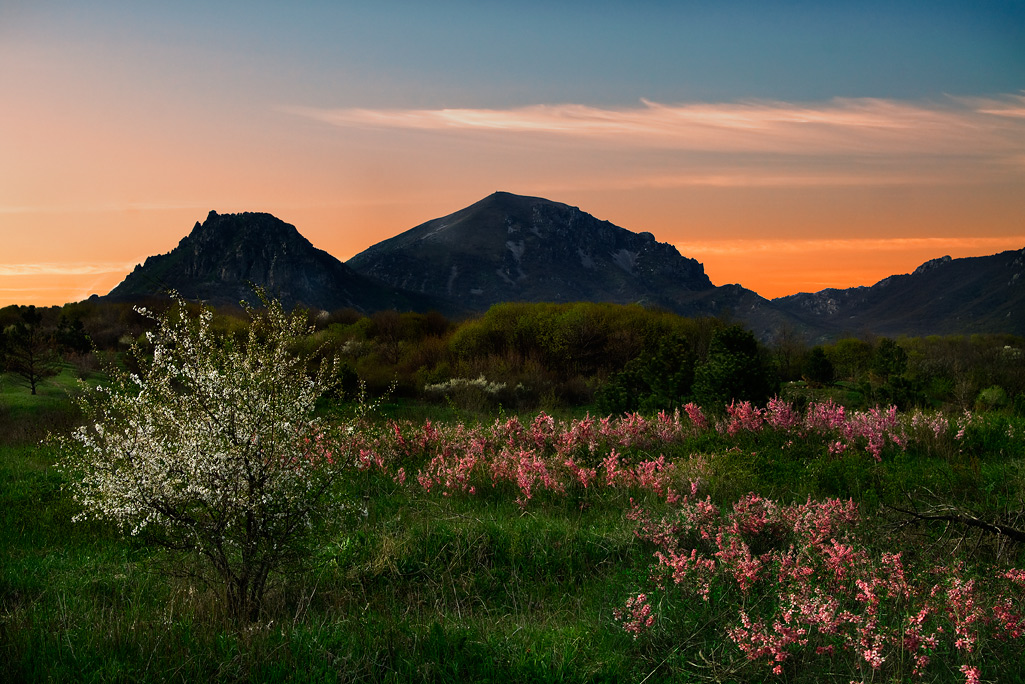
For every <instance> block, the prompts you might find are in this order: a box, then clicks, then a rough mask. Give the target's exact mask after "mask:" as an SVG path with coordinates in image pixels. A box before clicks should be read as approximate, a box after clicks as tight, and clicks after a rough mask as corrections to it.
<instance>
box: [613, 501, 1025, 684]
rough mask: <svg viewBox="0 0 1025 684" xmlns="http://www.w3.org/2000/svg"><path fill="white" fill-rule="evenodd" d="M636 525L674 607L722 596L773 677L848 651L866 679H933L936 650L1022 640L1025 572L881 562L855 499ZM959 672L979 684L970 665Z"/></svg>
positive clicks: (738, 637)
mask: <svg viewBox="0 0 1025 684" xmlns="http://www.w3.org/2000/svg"><path fill="white" fill-rule="evenodd" d="M629 517H630V518H631V519H633V520H635V521H636V523H637V532H636V533H637V536H638V537H639V538H641V539H643V540H645V541H646V542H649V543H651V544H652V545H653V547H654V550H653V558H654V561H655V562H654V564H653V566H652V567H651V577H652V580H653V582H654V583H655V586H656V587H658V588H660V590H661V591H663V592H664V595H665V599H664V600H672V598H673V597H676V596H679V597H680V598H679V599H678V600H684V601H686V600H688V599H687V597H688V596H693V597H694V598H697V599H699V603H700V602H705V603H706V604H707V603H708V601H709V596H710V595H711V594H713V593H714V594H715V596H716V597H717V601H716V606H715V610H716V611H718V614H719V615H726V616H727V620H726V622H725V624H723V625H722V628H723V630H724V633H725V635H726V636H727V638H728V639H729V640H730V641H731V642H732V643H733V644H734V645H735V646H736V647H737V648H738V649H739V651H740V652H741V653H742V654H743V655H744V656H745V657H746V658H747V659H749V660H751V661H761V662H764V663H765V665H766V667H768V668H769V670H770V671H771V672H773V673H775V674H781V673H782V672H783V668H784V664H785V663H787V662H788V661H790V660H791V659H792V658H793V657H794V656H795V655H796V654H798V653H803V654H804V655H802V658H801V661H802V662H805V663H809V662H815V659H816V658H826V659H828V660H829V661H830V663H832V664H831V665H830V667H832V668H836V667H837V666H838V665H837V663H838V662H839V661H838V660H837V659H838V658H841V655H842V654H846V656H845V658H846V660H847V662H848V663H850V666H851V667H852V668H853V669H854V670H855V671H856V672H862V671H863V669H864V668H867V671H868V672H875V671H879V672H884V671H885V672H889V673H900V672H903V674H905V675H908V676H911V677H914V678H924V677H925V674H926V672H927V670H928V668H929V665H930V663H931V662H933V654H935V653H936V652H937V651H946V652H947V653H948V655H947V656H946V660H947V662H950V660H951V659H952V658H953V659H960V660H962V661H971V660H974V657H975V654H976V653H977V652H978V648H979V644H980V643H981V642H982V641H983V640H985V639H997V640H1003V641H1008V640H1012V639H1021V638H1022V636H1023V635H1022V631H1023V626H1022V622H1023V614H1025V598H1023V596H1022V592H1021V589H1022V586H1023V585H1025V571H1021V570H1017V569H1011V570H1006V571H1002V572H990V573H988V574H986V573H983V574H981V575H977V576H968V574H967V571H966V569H965V568H964V567H963V566H962V565H957V564H955V565H950V566H942V567H926V568H911V567H908V566H907V565H906V564H905V561H904V559H903V557H902V554H900V553H896V554H892V553H883V554H881V555H879V556H876V555H874V554H873V553H871V552H870V550H869V547H868V546H867V545H866V544H865V543H864V542H863V541H862V540H861V538H860V536H859V531H858V530H859V525H860V523H861V519H860V516H859V513H858V509H857V506H856V505H855V504H854V503H853V502H852V501H849V500H848V501H843V500H839V499H826V500H822V501H815V500H812V499H809V500H808V501H806V502H805V503H802V504H781V503H778V502H775V501H771V500H769V499H766V498H764V497H761V496H759V495H758V494H748V495H747V496H745V497H742V498H741V499H740V500H738V501H737V502H735V503H734V504H733V506H732V508H731V509H729V510H720V509H718V508H717V507H715V506H714V505H713V504H712V503H711V501H710V500H709V499H708V498H707V497H706V498H705V499H704V500H701V499H698V498H697V497H694V496H691V495H686V496H683V497H681V500H680V502H679V503H678V504H677V505H675V506H673V507H672V508H671V511H670V512H669V513H668V514H666V515H663V516H661V517H659V518H654V517H651V516H649V515H648V514H647V513H646V512H645V511H644V510H643V509H642V508H640V507H639V506H636V505H635V506H634V508H633V509H632V510H631V512H630V514H629ZM630 605H633V604H630ZM645 615H646V616H650V615H649V614H648V613H646V614H645ZM730 615H732V618H731V619H730V618H729V616H730ZM625 627H626V624H625V623H624V628H625ZM630 631H632V630H630ZM634 634H635V636H636V635H637V632H634ZM809 654H811V655H809ZM955 662H956V660H955ZM905 664H906V666H905ZM900 668H904V669H900ZM961 672H962V673H963V674H964V675H965V678H966V679H965V681H966V682H977V681H979V677H980V673H981V671H980V669H979V667H977V666H975V665H973V664H971V663H970V662H967V663H965V664H964V665H962V666H961Z"/></svg>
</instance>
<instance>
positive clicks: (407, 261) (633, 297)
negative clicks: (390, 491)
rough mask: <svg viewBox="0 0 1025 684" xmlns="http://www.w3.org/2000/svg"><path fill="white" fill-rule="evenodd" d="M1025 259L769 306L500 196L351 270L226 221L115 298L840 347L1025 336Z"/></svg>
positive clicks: (667, 253)
mask: <svg viewBox="0 0 1025 684" xmlns="http://www.w3.org/2000/svg"><path fill="white" fill-rule="evenodd" d="M1023 272H1025V249H1023V250H1018V251H1011V252H1004V253H1002V254H997V255H993V256H989V257H974V258H969V259H951V258H950V257H949V256H945V257H941V258H939V259H932V260H930V261H927V262H926V263H924V264H922V265H921V266H920V267H918V268H917V269H915V271H914V272H912V273H909V274H904V275H895V276H891V277H889V278H885V279H883V280H881V281H880V282H878V283H876V284H875V285H873V286H871V287H856V288H849V289H827V290H822V291H820V292H815V293H802V294H797V295H791V296H789V297H781V298H777V299H774V300H771V301H770V300H767V299H765V298H763V297H761V296H759V295H758V294H757V293H755V292H752V291H750V290H748V289H746V288H744V287H742V286H741V285H723V286H719V287H716V286H715V285H713V284H712V282H711V281H710V280H709V278H708V276H707V275H706V274H705V272H704V267H703V266H702V265H701V263H699V262H698V261H696V260H694V259H690V258H687V257H685V256H683V255H681V254H680V253H679V251H678V250H677V249H676V248H675V247H674V246H673V245H670V244H667V243H660V242H658V241H657V240H656V239H655V237H654V236H653V235H652V234H651V233H646V232H641V233H634V232H631V231H629V230H626V229H624V228H620V227H618V226H616V225H614V224H612V223H609V222H608V221H602V220H599V219H597V218H595V217H593V216H591V215H590V214H587V213H585V212H583V211H581V210H580V209H578V208H576V207H571V206H569V205H566V204H561V203H558V202H552V201H550V200H546V199H543V198H538V197H524V196H519V195H513V194H510V193H504V192H498V193H494V194H493V195H490V196H488V197H486V198H484V199H482V200H481V201H479V202H476V203H474V204H472V205H470V206H469V207H466V208H465V209H462V210H460V211H457V212H454V213H452V214H449V215H448V216H444V217H441V218H438V219H434V220H432V221H427V222H426V223H423V224H421V225H419V226H416V227H415V228H412V229H410V230H407V231H405V232H403V233H400V234H398V235H396V236H395V237H393V238H390V239H388V240H384V241H382V242H380V243H378V244H376V245H374V246H372V247H370V248H369V249H367V250H365V251H364V252H362V253H360V254H358V255H356V256H354V257H353V258H352V259H350V260H349V261H348V262H347V263H344V264H343V263H342V262H341V261H339V260H338V259H336V258H335V257H333V256H331V255H330V254H328V253H327V252H324V251H323V250H319V249H317V248H315V247H314V246H313V245H312V244H310V242H309V241H308V240H307V239H306V238H304V237H303V236H302V235H301V234H300V233H299V231H298V230H297V229H296V228H295V226H292V225H291V224H287V223H285V222H283V221H281V220H279V219H277V218H275V217H274V216H271V215H270V214H262V213H251V212H247V213H241V214H218V213H217V212H213V211H212V212H210V214H209V215H208V216H207V218H206V220H205V221H204V222H203V223H199V222H197V223H196V225H195V226H194V228H193V230H192V232H191V233H190V234H189V235H188V236H186V237H184V238H182V240H181V242H180V243H179V244H178V246H177V247H175V248H174V249H173V250H171V251H170V252H168V253H167V254H162V255H158V256H152V257H149V258H148V259H146V262H145V263H144V264H141V265H139V266H137V267H136V268H135V270H134V271H132V273H130V274H129V275H128V276H127V277H126V278H125V280H124V281H123V282H122V283H121V284H120V285H118V286H117V287H116V288H114V290H112V291H111V293H110V294H109V295H108V297H109V298H110V299H115V300H131V299H139V298H144V297H148V296H152V295H155V294H160V293H164V292H166V291H167V290H169V289H174V290H177V291H178V292H179V293H181V294H182V295H183V296H185V297H186V298H188V299H194V300H203V301H206V302H208V303H210V304H213V305H218V306H223V305H237V304H238V302H239V301H241V300H246V301H253V299H254V297H255V293H254V290H253V286H254V285H259V286H262V287H264V288H266V289H267V290H268V291H269V292H270V294H271V295H273V296H276V297H278V298H280V299H281V300H282V301H283V302H285V303H286V305H289V306H293V305H302V306H306V307H309V308H313V309H323V310H328V311H331V310H335V309H340V308H353V309H356V310H358V311H362V312H365V313H370V312H373V311H377V310H382V309H398V310H413V311H428V310H432V309H433V310H437V311H440V312H442V313H444V314H445V315H447V316H450V317H457V318H458V317H462V316H465V315H472V314H476V313H481V312H483V311H485V310H487V308H489V307H490V306H491V305H493V304H496V303H499V302H503V301H536V302H541V301H544V302H570V301H604V302H614V303H640V304H643V305H647V306H655V307H660V308H663V309H667V310H670V311H674V312H676V313H679V314H681V315H685V316H725V317H727V318H730V319H732V320H736V321H739V322H742V323H744V324H746V325H747V326H748V327H749V328H751V329H752V330H753V331H754V332H755V334H756V335H758V336H759V337H760V338H762V339H764V340H771V339H773V338H774V337H775V336H776V335H777V334H778V332H779V331H780V330H781V329H782V328H783V327H787V328H788V329H789V330H791V331H793V332H796V333H798V334H801V335H803V336H804V337H805V338H806V339H808V340H809V341H822V340H827V339H832V338H836V337H839V336H842V335H861V334H878V335H887V336H898V335H930V334H966V333H974V332H1004V333H1013V334H1018V335H1025V278H1023V277H1022V274H1023Z"/></svg>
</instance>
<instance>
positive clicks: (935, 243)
mask: <svg viewBox="0 0 1025 684" xmlns="http://www.w3.org/2000/svg"><path fill="white" fill-rule="evenodd" d="M673 244H674V245H675V246H676V248H677V249H679V250H680V252H681V253H683V254H686V255H688V256H693V255H711V254H716V255H743V254H758V253H764V254H801V253H816V252H852V251H856V252H906V251H911V250H929V251H932V252H935V253H936V254H940V253H943V252H947V251H950V252H958V251H964V250H978V251H984V252H992V251H1000V250H1007V249H1021V248H1025V235H1005V236H999V237H904V238H837V239H830V238H822V239H819V238H811V239H805V240H802V239H785V238H781V239H779V240H757V239H753V240H752V239H731V240H698V241H676V242H674V243H673Z"/></svg>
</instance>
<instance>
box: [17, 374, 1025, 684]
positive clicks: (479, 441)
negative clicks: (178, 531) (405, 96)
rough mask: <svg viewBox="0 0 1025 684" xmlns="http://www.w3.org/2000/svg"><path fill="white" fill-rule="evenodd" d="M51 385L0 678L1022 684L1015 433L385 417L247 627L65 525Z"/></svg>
mask: <svg viewBox="0 0 1025 684" xmlns="http://www.w3.org/2000/svg"><path fill="white" fill-rule="evenodd" d="M71 375H72V373H71V371H70V369H65V371H64V373H62V374H61V375H60V376H58V377H57V378H56V379H52V380H51V381H49V382H48V383H47V384H46V386H45V389H44V390H43V391H41V392H40V394H39V395H38V396H34V397H33V396H30V395H28V393H27V391H25V390H23V389H22V388H20V387H18V386H17V385H16V383H15V382H14V381H13V379H12V378H11V377H10V376H4V380H3V385H0V387H2V393H3V409H2V410H3V414H2V415H0V419H2V421H3V445H2V447H0V469H2V472H0V482H2V483H3V484H2V490H0V492H2V493H0V516H2V519H0V539H2V541H0V546H2V547H3V558H4V562H3V566H2V570H0V602H2V604H0V679H3V680H5V681H54V682H56V681H82V682H85V681H90V682H101V681H102V682H108V681H183V682H187V681H203V680H211V681H259V682H273V681H332V682H334V681H354V682H355V681H366V682H400V681H402V682H405V681H429V682H437V681H559V682H591V681H623V682H640V681H679V682H693V681H720V682H762V681H779V682H813V681H816V682H817V681H838V682H839V681H842V682H850V681H863V682H869V681H871V682H898V681H899V682H905V681H929V682H934V681H936V682H946V681H950V682H974V681H1001V682H1008V681H1021V680H1023V679H1025V677H1023V675H1022V674H1021V665H1020V660H1021V656H1022V643H1023V641H1022V630H1023V629H1025V626H1023V625H1022V620H1023V617H1022V615H1023V613H1025V601H1023V599H1022V596H1023V589H1025V571H1023V570H1022V568H1025V556H1023V553H1022V544H1021V542H1022V538H1021V535H1022V530H1023V529H1025V521H1023V516H1022V501H1023V500H1025V491H1023V489H1025V467H1023V464H1025V460H1023V458H1025V420H1022V419H1021V418H1020V417H1017V416H1016V415H1014V414H1013V413H1011V412H1006V411H1005V412H1000V411H995V410H994V411H988V412H981V413H979V412H976V413H973V412H970V411H964V410H959V411H955V410H949V409H948V411H947V412H945V413H944V412H938V411H935V410H924V411H923V410H921V409H912V410H907V411H898V410H897V409H896V408H892V407H880V408H875V407H873V408H865V409H846V408H844V407H843V406H841V405H840V404H837V403H833V401H832V400H830V399H829V398H828V397H827V396H826V394H823V395H822V397H821V401H815V400H811V401H808V398H807V396H805V400H804V401H803V406H802V407H801V408H800V410H798V408H797V404H798V402H788V401H783V400H773V401H771V402H768V403H767V404H766V405H765V406H764V407H758V406H757V405H753V404H751V403H748V402H733V403H732V405H731V406H729V407H723V408H722V409H720V410H719V411H715V410H714V408H710V409H709V410H708V411H707V412H706V411H705V410H703V409H702V408H699V407H697V406H696V405H694V404H693V403H691V404H688V405H686V406H685V407H681V408H679V409H677V410H675V411H672V412H662V413H652V414H640V413H630V414H624V415H622V416H619V417H607V416H601V417H599V416H592V415H591V414H589V413H587V408H586V407H584V408H576V409H565V410H563V411H561V412H554V415H549V414H548V413H545V412H543V411H532V412H526V413H522V414H507V413H505V412H503V411H502V410H501V409H498V410H497V411H494V412H491V413H487V412H480V413H471V412H468V411H466V410H462V409H460V408H458V407H456V406H453V405H451V404H449V405H447V406H444V405H442V406H430V405H424V404H421V403H417V402H413V401H411V400H403V401H395V402H394V403H391V404H384V405H382V406H381V407H380V410H379V411H378V413H377V414H376V415H373V416H369V417H367V418H364V419H362V420H360V421H359V422H358V423H353V428H354V432H355V434H356V435H357V438H356V439H355V440H354V441H353V442H352V447H351V449H350V451H349V458H350V461H349V466H350V468H349V476H348V477H346V478H344V479H343V480H342V481H341V483H340V484H339V486H340V487H342V488H344V494H345V497H346V498H347V500H349V501H350V502H352V505H351V506H349V507H348V508H347V509H346V510H345V512H344V514H342V515H340V516H339V518H338V519H337V520H334V521H331V523H332V524H330V525H326V526H325V527H324V529H323V531H322V535H321V536H320V537H319V538H318V539H319V543H318V545H317V548H316V549H315V550H314V553H313V562H312V563H310V564H309V565H308V566H307V567H305V568H304V569H302V570H296V571H293V572H290V573H288V574H287V575H286V576H279V577H276V578H275V582H274V584H273V585H272V587H271V589H270V591H269V593H268V596H267V601H266V603H265V605H264V606H263V608H262V611H261V613H260V615H259V618H258V619H257V620H254V621H247V622H244V623H240V622H238V621H237V620H233V619H232V618H231V616H229V615H227V614H226V613H225V611H224V609H223V606H222V603H221V602H220V601H219V598H218V597H219V594H218V590H217V587H215V586H210V585H206V584H203V583H201V582H199V581H197V576H196V575H194V574H192V573H190V572H189V568H188V566H187V564H183V563H182V561H181V560H180V559H177V558H176V557H173V556H171V555H169V554H168V553H167V552H166V551H161V550H158V549H156V548H154V547H153V546H152V545H148V544H146V543H145V539H144V538H135V537H131V536H123V535H121V534H120V533H118V532H117V530H116V529H114V528H113V527H112V526H110V525H105V524H102V523H97V522H80V523H74V524H72V523H71V522H70V521H71V518H72V517H73V515H74V514H75V513H76V512H77V511H76V505H75V504H74V502H73V501H72V500H71V498H70V495H69V493H68V492H67V490H66V489H65V485H66V484H67V483H66V481H65V480H66V476H65V475H64V474H63V473H62V472H61V471H59V470H57V469H56V468H55V467H54V464H55V462H56V460H57V458H58V455H57V453H56V451H55V448H54V447H53V446H52V444H51V443H47V442H44V443H42V444H40V443H39V440H40V439H43V438H44V437H45V436H46V434H47V433H50V432H60V431H62V430H67V429H69V427H70V426H71V425H73V424H74V423H75V422H76V420H77V418H76V416H75V415H74V409H73V405H72V404H71V403H70V402H69V400H68V399H67V387H68V386H69V384H70V380H71ZM342 415H343V417H341V418H339V419H338V420H343V421H344V420H346V418H344V415H345V414H344V411H343V414H342Z"/></svg>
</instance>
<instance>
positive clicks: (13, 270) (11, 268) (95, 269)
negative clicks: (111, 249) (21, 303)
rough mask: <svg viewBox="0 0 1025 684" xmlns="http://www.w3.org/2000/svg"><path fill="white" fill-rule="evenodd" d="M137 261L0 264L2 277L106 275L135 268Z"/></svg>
mask: <svg viewBox="0 0 1025 684" xmlns="http://www.w3.org/2000/svg"><path fill="white" fill-rule="evenodd" d="M136 263H137V262H134V261H133V262H131V263H125V262H107V263H95V262H94V263H87V264H86V263H36V264H0V277H3V276H8V277H11V276H19V277H23V276H82V275H104V274H107V273H126V272H128V271H130V270H132V269H133V268H135V265H136Z"/></svg>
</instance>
